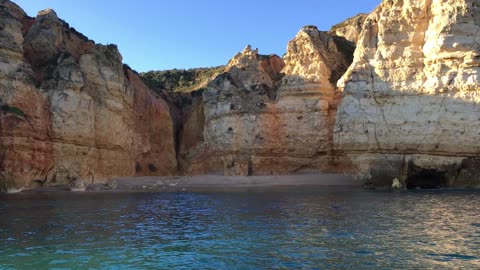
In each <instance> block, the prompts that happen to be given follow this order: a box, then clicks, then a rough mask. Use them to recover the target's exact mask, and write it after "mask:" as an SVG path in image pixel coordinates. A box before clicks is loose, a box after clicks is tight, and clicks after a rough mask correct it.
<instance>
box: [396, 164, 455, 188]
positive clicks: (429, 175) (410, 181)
mask: <svg viewBox="0 0 480 270" xmlns="http://www.w3.org/2000/svg"><path fill="white" fill-rule="evenodd" d="M405 183H406V185H407V189H418V188H420V189H438V188H446V187H448V177H447V172H446V171H441V170H435V169H422V168H411V169H410V170H409V173H408V178H407V180H406V181H405Z"/></svg>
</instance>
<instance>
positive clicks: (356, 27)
mask: <svg viewBox="0 0 480 270" xmlns="http://www.w3.org/2000/svg"><path fill="white" fill-rule="evenodd" d="M367 16H368V14H363V13H360V14H358V15H356V16H354V17H352V18H349V19H346V20H345V21H343V22H341V23H339V24H337V25H334V26H332V29H330V34H332V35H336V36H339V37H344V38H345V39H347V40H348V41H350V42H353V43H357V41H358V38H359V37H360V33H361V32H362V29H363V23H364V22H365V20H366V19H367Z"/></svg>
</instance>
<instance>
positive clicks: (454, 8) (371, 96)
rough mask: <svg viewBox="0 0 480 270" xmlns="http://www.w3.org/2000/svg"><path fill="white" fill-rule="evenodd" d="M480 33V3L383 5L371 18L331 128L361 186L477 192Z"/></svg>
mask: <svg viewBox="0 0 480 270" xmlns="http://www.w3.org/2000/svg"><path fill="white" fill-rule="evenodd" d="M479 33H480V2H479V1H478V0H445V1H439V0H418V1H400V0H389V1H383V3H382V4H381V5H380V6H379V7H378V8H377V9H375V10H374V11H373V12H372V14H370V15H369V16H368V18H367V19H366V21H365V23H364V26H363V31H362V34H361V35H360V38H359V41H358V44H357V46H358V47H357V50H356V52H355V59H354V62H353V64H352V66H351V67H350V68H349V70H348V71H347V73H346V74H345V75H344V76H343V78H342V80H341V81H340V82H339V86H340V87H341V88H343V90H344V98H343V101H342V103H341V105H340V108H339V111H338V115H337V123H336V128H335V147H336V148H337V149H338V150H342V151H346V152H348V153H350V156H351V157H352V159H353V160H354V161H355V163H356V164H357V165H358V167H359V170H360V171H359V172H360V173H361V175H362V176H363V177H364V178H365V179H366V180H367V183H372V184H374V185H387V184H391V181H392V179H393V178H395V177H398V178H399V179H401V180H402V181H404V182H406V185H407V186H410V187H415V186H420V187H429V186H435V185H437V186H458V187H465V186H474V185H476V184H478V183H479V181H478V178H479V176H480V175H479V169H478V168H479V165H480V161H479V159H478V158H479V157H480V154H479V153H480V144H479V143H478V141H479V140H480V132H479V130H480V121H479V119H480V110H479V106H478V105H479V103H480V98H479V95H478V93H479V90H480V87H479V85H480V84H479V82H480V75H479V72H480V38H479Z"/></svg>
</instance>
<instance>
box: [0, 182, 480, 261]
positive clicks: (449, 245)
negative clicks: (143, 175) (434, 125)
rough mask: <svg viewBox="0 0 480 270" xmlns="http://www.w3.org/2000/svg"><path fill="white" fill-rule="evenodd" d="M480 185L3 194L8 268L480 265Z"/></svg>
mask: <svg viewBox="0 0 480 270" xmlns="http://www.w3.org/2000/svg"><path fill="white" fill-rule="evenodd" d="M479 198H480V193H479V192H473V191H472V192H470V191H420V192H406V193H388V192H372V191H364V190H358V189H345V188H324V189H319V190H303V191H296V192H294V191H290V192H280V191H279V192H255V193H211V194H191V193H171V194H166V193H164V194H162V193H157V194H155V193H134V194H71V193H58V194H43V195H42V194H40V195H17V196H7V195H0V269H228V270H232V269H392V268H394V269H452V268H453V269H458V268H463V269H479V268H480V202H479Z"/></svg>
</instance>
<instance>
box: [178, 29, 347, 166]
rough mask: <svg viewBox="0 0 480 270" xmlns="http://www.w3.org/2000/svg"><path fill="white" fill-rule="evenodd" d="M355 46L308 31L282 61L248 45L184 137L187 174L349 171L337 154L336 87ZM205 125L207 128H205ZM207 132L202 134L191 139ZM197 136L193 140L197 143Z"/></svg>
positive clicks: (213, 87) (212, 88)
mask: <svg viewBox="0 0 480 270" xmlns="http://www.w3.org/2000/svg"><path fill="white" fill-rule="evenodd" d="M353 50H354V46H353V45H352V44H351V43H350V42H348V41H346V40H345V39H343V38H340V37H336V36H331V35H329V34H328V33H325V32H320V31H318V30H317V28H316V27H313V26H309V27H305V28H303V29H302V30H301V31H300V32H299V33H298V35H297V37H296V38H295V39H294V40H292V41H291V42H290V43H289V46H288V52H287V54H286V55H285V57H284V59H281V58H280V57H278V56H275V55H270V56H266V55H260V54H258V51H257V50H252V49H251V48H250V47H247V48H246V49H245V50H244V51H243V52H241V53H239V54H237V55H236V56H235V57H234V58H233V59H232V60H231V61H230V63H229V64H228V66H227V67H226V69H225V72H224V73H223V74H221V75H220V76H218V77H217V78H216V79H215V80H214V81H213V82H211V83H210V84H209V85H208V87H207V89H206V90H205V92H204V93H203V104H199V105H198V106H197V107H196V109H195V110H194V113H193V114H192V117H194V119H195V120H191V119H190V120H189V121H188V122H187V124H186V129H185V130H184V132H183V133H182V138H181V141H180V144H181V147H180V153H179V154H180V161H181V164H182V166H183V168H184V169H185V172H186V173H190V174H196V173H206V172H219V173H224V174H226V175H252V174H253V175H263V174H286V173H296V172H306V171H323V172H328V171H330V172H333V171H342V170H343V171H344V170H347V167H349V166H348V164H347V163H346V162H344V160H343V158H342V157H341V156H337V155H335V154H334V153H333V145H332V140H333V135H332V130H333V125H334V122H335V112H336V108H337V103H338V97H339V95H337V93H336V91H335V83H336V81H337V80H338V78H340V76H341V75H342V74H343V73H344V72H345V70H346V69H347V68H348V66H349V64H350V62H351V60H352V55H353ZM200 121H201V122H204V125H200V124H199V123H200ZM198 133H202V134H203V136H196V137H195V136H193V134H198ZM192 138H193V139H192Z"/></svg>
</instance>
